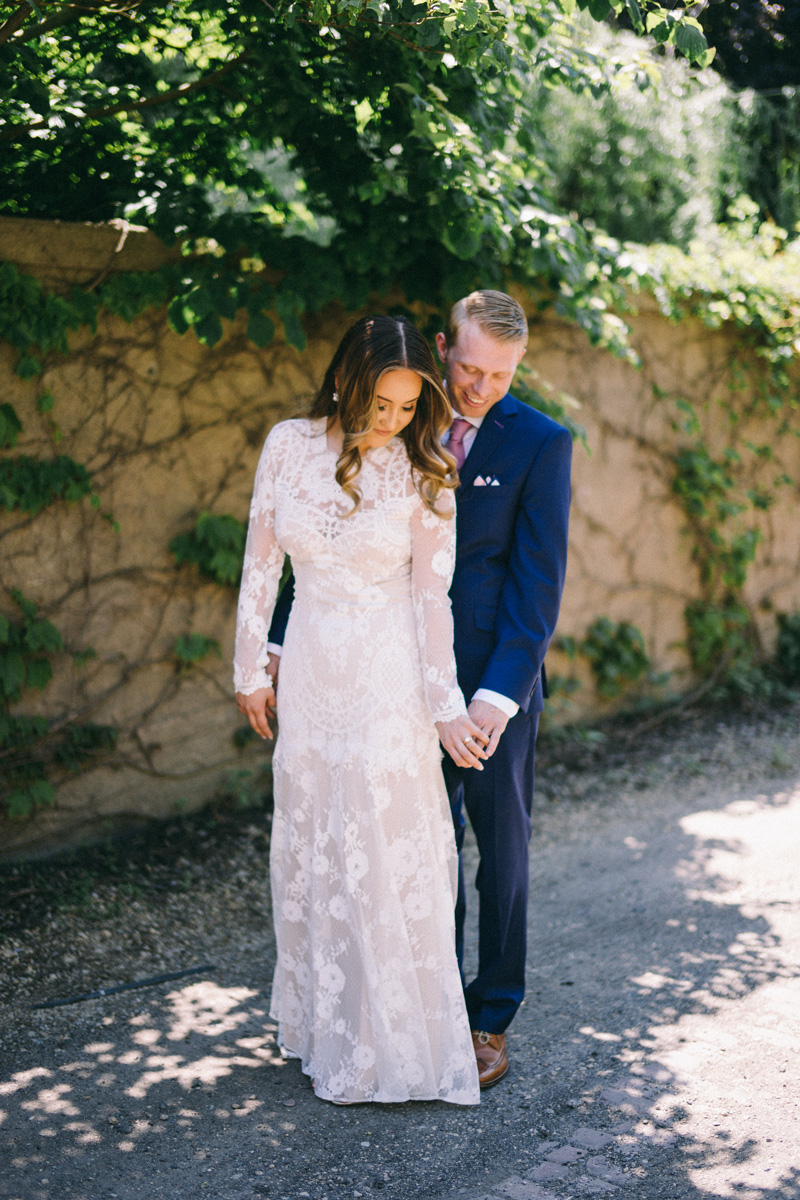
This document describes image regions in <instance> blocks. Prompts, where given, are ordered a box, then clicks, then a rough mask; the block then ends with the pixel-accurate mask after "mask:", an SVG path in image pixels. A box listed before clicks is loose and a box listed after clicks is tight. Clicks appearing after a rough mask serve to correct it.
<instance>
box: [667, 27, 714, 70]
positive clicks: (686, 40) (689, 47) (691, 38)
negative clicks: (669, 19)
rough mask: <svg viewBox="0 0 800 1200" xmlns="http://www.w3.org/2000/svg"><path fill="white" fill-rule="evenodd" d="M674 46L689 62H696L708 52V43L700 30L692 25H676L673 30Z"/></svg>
mask: <svg viewBox="0 0 800 1200" xmlns="http://www.w3.org/2000/svg"><path fill="white" fill-rule="evenodd" d="M675 45H676V46H677V47H678V49H679V50H680V51H681V52H682V53H683V54H685V55H686V57H687V58H688V59H689V61H690V62H696V61H697V60H698V59H700V58H703V57H704V56H705V55H706V54H707V52H708V42H707V41H706V39H705V35H704V34H703V31H702V29H699V28H696V27H695V26H694V25H687V24H681V25H678V27H677V29H676V30H675Z"/></svg>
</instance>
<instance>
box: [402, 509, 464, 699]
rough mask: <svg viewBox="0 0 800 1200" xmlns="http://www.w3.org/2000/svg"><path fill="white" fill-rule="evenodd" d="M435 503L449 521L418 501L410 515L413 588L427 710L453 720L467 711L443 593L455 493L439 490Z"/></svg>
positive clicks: (450, 559) (451, 551)
mask: <svg viewBox="0 0 800 1200" xmlns="http://www.w3.org/2000/svg"><path fill="white" fill-rule="evenodd" d="M437 507H438V508H440V509H446V510H447V511H448V512H449V513H450V514H451V515H450V517H449V519H446V518H444V517H437V516H436V515H435V514H434V513H432V512H431V511H430V510H429V509H428V508H426V507H425V505H424V504H423V503H422V501H421V500H420V501H419V502H418V504H417V506H416V508H415V511H414V515H413V516H412V518H411V591H412V595H413V599H414V615H415V617H416V623H417V638H418V641H419V648H420V655H421V657H422V670H423V676H424V680H425V698H426V700H427V702H428V708H429V710H430V714H431V717H432V719H433V720H434V721H452V720H453V718H454V717H458V716H461V715H462V714H463V713H465V712H466V711H467V706H466V704H465V703H464V697H463V695H462V693H461V689H460V688H459V686H458V681H457V679H456V660H455V655H454V653H453V614H452V611H451V609H450V597H449V596H448V594H447V593H448V589H449V587H450V582H451V580H452V578H453V569H454V567H455V558H456V520H455V497H454V496H453V493H452V492H443V493H440V495H439V500H438V502H437Z"/></svg>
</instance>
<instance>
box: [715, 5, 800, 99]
mask: <svg viewBox="0 0 800 1200" xmlns="http://www.w3.org/2000/svg"><path fill="white" fill-rule="evenodd" d="M699 20H700V23H701V25H702V26H703V30H704V32H705V34H706V36H707V38H708V40H709V42H710V44H711V45H712V46H715V47H716V50H717V55H716V60H715V63H714V66H715V68H716V69H717V70H718V71H720V72H721V73H722V74H724V75H726V76H727V77H728V78H729V79H730V80H731V82H732V83H735V84H737V85H738V86H739V87H748V88H756V89H757V90H759V91H768V90H773V89H774V90H776V91H777V90H779V89H780V88H785V87H793V86H797V85H800V5H798V4H797V2H796V0H783V2H782V3H775V0H733V2H732V0H705V4H704V7H703V11H702V12H701V13H700V14H699Z"/></svg>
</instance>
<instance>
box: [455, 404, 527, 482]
mask: <svg viewBox="0 0 800 1200" xmlns="http://www.w3.org/2000/svg"><path fill="white" fill-rule="evenodd" d="M515 415H516V414H515V412H514V401H513V400H512V398H511V395H510V394H506V395H505V396H504V397H503V399H502V400H498V402H497V404H493V405H492V407H491V408H490V409H489V411H488V413H487V414H486V416H485V417H484V419H483V422H482V424H481V427H480V429H479V430H478V432H477V433H476V434H475V441H474V442H473V443H472V446H471V448H470V452H469V454H468V455H467V457H466V460H465V462H464V466H463V467H462V468H461V470H460V471H459V477H460V480H461V484H460V486H459V489H458V493H457V494H458V495H459V496H463V495H464V492H465V490H466V488H471V487H472V485H473V482H474V480H475V478H476V476H478V475H479V474H480V473H481V469H482V467H483V466H484V465H485V464H486V463H487V462H488V461H489V459H490V458H491V456H492V455H493V454H494V452H495V450H496V449H497V447H498V446H499V445H500V443H501V442H502V441H503V439H504V438H505V437H507V435H508V433H509V430H510V429H511V425H512V424H513V421H514V416H515Z"/></svg>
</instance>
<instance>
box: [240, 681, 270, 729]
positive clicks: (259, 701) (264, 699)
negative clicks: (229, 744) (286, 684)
mask: <svg viewBox="0 0 800 1200" xmlns="http://www.w3.org/2000/svg"><path fill="white" fill-rule="evenodd" d="M236 707H237V708H238V709H239V712H240V713H241V714H242V716H244V717H247V719H248V721H249V722H250V724H251V726H252V727H253V729H255V731H256V733H257V734H258V736H259V737H261V738H269V739H270V741H271V740H272V730H271V729H270V727H269V720H268V717H274V716H275V690H274V688H271V687H268V688H259V689H258V691H255V692H252V693H251V694H250V695H249V696H245V695H243V694H242V692H237V693H236Z"/></svg>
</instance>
